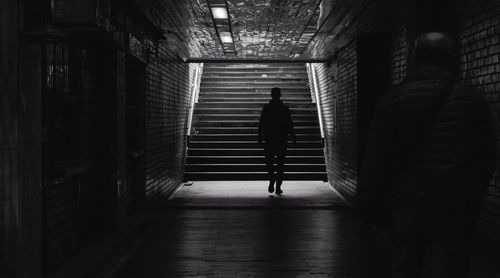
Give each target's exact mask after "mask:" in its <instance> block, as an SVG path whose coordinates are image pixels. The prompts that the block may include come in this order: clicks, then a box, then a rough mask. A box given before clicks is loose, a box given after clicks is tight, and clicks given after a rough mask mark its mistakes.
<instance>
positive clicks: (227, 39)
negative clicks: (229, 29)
mask: <svg viewBox="0 0 500 278" xmlns="http://www.w3.org/2000/svg"><path fill="white" fill-rule="evenodd" d="M220 40H221V41H222V43H233V38H232V37H231V36H230V35H221V36H220Z"/></svg>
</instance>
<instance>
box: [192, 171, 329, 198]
mask: <svg viewBox="0 0 500 278" xmlns="http://www.w3.org/2000/svg"><path fill="white" fill-rule="evenodd" d="M267 178H268V176H267V173H265V172H232V173H227V172H186V173H185V175H184V181H216V180H262V181H263V187H264V188H267V183H266V180H267ZM283 178H284V180H285V181H286V180H322V181H327V175H326V173H321V172H314V173H311V172H285V174H284V175H283ZM285 191H286V189H285ZM285 194H286V192H285Z"/></svg>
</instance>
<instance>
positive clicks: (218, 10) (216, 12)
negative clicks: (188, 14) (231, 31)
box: [212, 7, 229, 19]
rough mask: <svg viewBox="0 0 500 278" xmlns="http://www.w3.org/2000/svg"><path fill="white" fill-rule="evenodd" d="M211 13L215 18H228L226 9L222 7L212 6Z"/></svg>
mask: <svg viewBox="0 0 500 278" xmlns="http://www.w3.org/2000/svg"><path fill="white" fill-rule="evenodd" d="M212 14H213V16H214V18H215V19H228V18H229V16H228V14H227V9H226V8H223V7H214V8H212Z"/></svg>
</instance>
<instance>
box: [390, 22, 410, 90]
mask: <svg viewBox="0 0 500 278" xmlns="http://www.w3.org/2000/svg"><path fill="white" fill-rule="evenodd" d="M408 48H409V46H408V40H407V37H406V26H400V27H398V28H396V29H395V30H394V33H393V35H392V61H391V65H392V67H391V80H392V85H397V84H399V83H400V82H401V81H403V79H404V78H405V77H406V59H407V57H408Z"/></svg>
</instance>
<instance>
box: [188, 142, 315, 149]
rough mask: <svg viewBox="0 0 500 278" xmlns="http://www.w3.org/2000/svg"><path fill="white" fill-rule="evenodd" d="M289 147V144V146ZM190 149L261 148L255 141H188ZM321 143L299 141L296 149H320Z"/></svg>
mask: <svg viewBox="0 0 500 278" xmlns="http://www.w3.org/2000/svg"><path fill="white" fill-rule="evenodd" d="M289 146H291V144H289ZM189 147H190V148H214V149H221V148H226V149H242V148H244V149H261V148H263V146H262V145H261V144H259V143H258V142H257V141H190V142H189ZM322 147H323V145H322V143H321V141H300V142H297V148H322Z"/></svg>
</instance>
